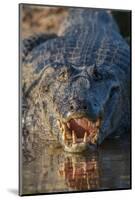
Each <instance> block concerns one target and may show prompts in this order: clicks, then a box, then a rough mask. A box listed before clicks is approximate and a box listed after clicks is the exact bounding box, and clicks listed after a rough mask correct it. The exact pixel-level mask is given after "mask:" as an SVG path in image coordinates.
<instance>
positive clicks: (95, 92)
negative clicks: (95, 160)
mask: <svg viewBox="0 0 135 200" xmlns="http://www.w3.org/2000/svg"><path fill="white" fill-rule="evenodd" d="M40 85H41V86H42V93H43V94H44V99H43V105H44V108H43V109H44V110H45V115H46V116H47V118H48V121H49V125H50V128H51V131H52V133H53V134H54V135H56V136H57V138H58V140H59V141H60V143H61V144H62V146H63V147H64V149H65V150H66V151H68V152H82V151H84V150H86V149H88V148H89V147H90V148H91V147H92V148H93V147H94V146H97V145H98V144H100V143H101V142H102V141H103V140H104V138H106V137H107V136H108V135H110V134H112V133H113V132H114V131H115V129H116V128H117V127H118V126H119V122H120V117H121V113H119V112H120V111H121V109H122V101H123V99H122V97H121V88H120V82H119V81H118V79H117V76H116V75H115V70H114V71H112V70H110V69H109V68H107V69H106V67H101V68H100V67H99V68H98V67H96V65H92V66H81V67H79V66H78V67H77V66H75V65H73V64H69V63H67V64H64V63H53V64H52V65H51V66H48V67H47V68H46V69H45V70H44V76H43V77H42V81H41V83H40Z"/></svg>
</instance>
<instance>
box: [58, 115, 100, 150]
mask: <svg viewBox="0 0 135 200" xmlns="http://www.w3.org/2000/svg"><path fill="white" fill-rule="evenodd" d="M81 122H82V124H83V126H82V127H81V126H80V125H81ZM74 123H80V124H79V126H78V124H75V125H76V126H77V127H75V129H74ZM100 125H101V119H100V118H97V119H96V120H94V121H92V120H91V119H90V118H89V117H88V115H86V114H85V115H84V114H83V113H82V114H79V113H78V114H74V115H70V116H68V117H67V118H66V119H63V118H60V119H57V126H58V128H59V131H60V134H61V138H62V143H63V146H64V148H65V151H68V152H82V151H84V150H86V149H88V147H89V146H94V145H96V144H97V140H98V137H99V129H100ZM78 128H79V129H78ZM85 128H86V129H85ZM77 130H78V131H77ZM83 130H84V131H83ZM79 134H81V136H80V135H79Z"/></svg>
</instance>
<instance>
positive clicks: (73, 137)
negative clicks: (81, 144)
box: [72, 131, 76, 144]
mask: <svg viewBox="0 0 135 200" xmlns="http://www.w3.org/2000/svg"><path fill="white" fill-rule="evenodd" d="M72 142H73V144H75V143H76V135H75V131H72Z"/></svg>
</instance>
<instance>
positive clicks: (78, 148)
mask: <svg viewBox="0 0 135 200" xmlns="http://www.w3.org/2000/svg"><path fill="white" fill-rule="evenodd" d="M95 147H96V145H92V144H89V143H79V144H72V146H66V145H64V150H65V151H66V152H69V153H81V152H85V151H88V150H91V151H93V150H95Z"/></svg>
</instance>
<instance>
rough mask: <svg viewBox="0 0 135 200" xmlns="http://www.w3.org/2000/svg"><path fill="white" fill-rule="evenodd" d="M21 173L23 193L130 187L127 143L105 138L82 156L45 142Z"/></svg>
mask: <svg viewBox="0 0 135 200" xmlns="http://www.w3.org/2000/svg"><path fill="white" fill-rule="evenodd" d="M22 175H23V180H22V191H23V194H37V193H52V192H69V191H86V190H89V191H90V190H102V189H119V188H130V142H129V141H127V140H125V139H124V141H123V140H117V141H114V140H113V141H112V140H111V141H109V140H107V141H106V142H104V144H103V145H102V146H101V147H100V148H98V150H96V151H95V152H87V153H85V154H81V155H78V154H69V153H66V152H64V151H63V149H62V148H58V147H57V148H56V147H54V145H53V144H46V145H45V147H44V148H43V150H42V152H41V153H40V155H38V156H37V157H36V158H35V159H34V160H32V161H25V162H24V164H23V173H22Z"/></svg>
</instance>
